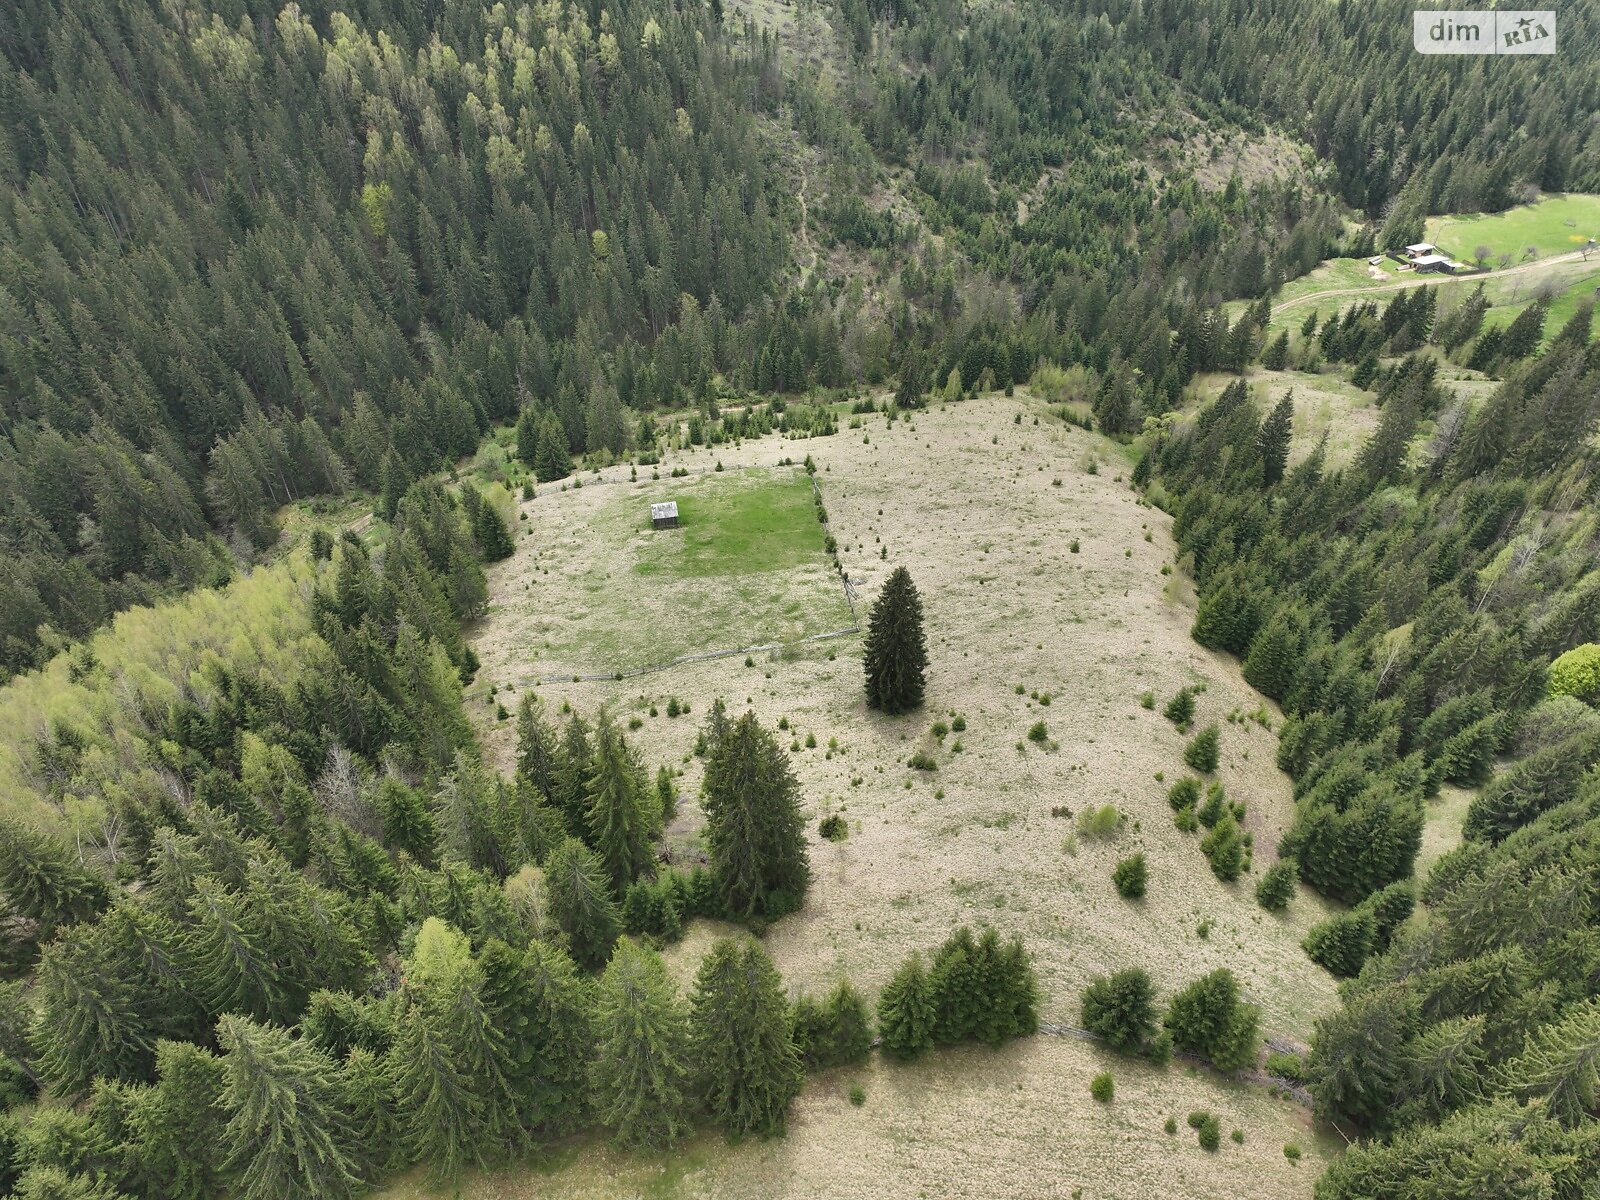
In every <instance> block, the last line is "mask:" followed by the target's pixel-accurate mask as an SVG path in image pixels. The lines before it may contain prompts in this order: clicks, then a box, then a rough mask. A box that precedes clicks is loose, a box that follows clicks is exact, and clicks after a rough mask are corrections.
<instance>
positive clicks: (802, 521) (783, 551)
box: [633, 470, 823, 579]
mask: <svg viewBox="0 0 1600 1200" xmlns="http://www.w3.org/2000/svg"><path fill="white" fill-rule="evenodd" d="M672 482H673V484H675V485H676V486H673V487H669V488H665V489H663V490H661V491H659V492H657V491H656V490H654V489H652V490H651V492H650V498H651V499H652V500H655V499H658V498H659V499H662V500H676V501H677V502H678V520H679V528H678V529H676V530H664V531H662V532H661V533H660V534H659V535H657V536H654V537H651V538H649V539H647V540H646V542H645V544H644V545H643V547H641V549H640V553H639V558H638V561H637V562H636V563H635V564H634V568H633V569H634V570H635V571H636V572H637V573H638V574H640V575H663V576H672V577H675V578H679V579H702V578H707V577H711V576H721V575H749V574H758V573H760V572H763V571H786V570H789V569H790V568H792V567H798V566H802V565H804V564H805V563H808V562H815V561H816V559H817V556H818V555H819V554H820V553H821V551H822V548H823V545H822V543H823V534H822V526H821V525H820V524H819V523H818V521H817V514H816V509H815V507H814V506H813V502H812V490H811V481H810V479H809V478H808V477H807V476H806V475H804V474H803V473H801V472H798V471H796V472H793V473H792V475H790V477H788V478H785V477H784V476H783V475H781V474H773V473H770V472H767V471H764V470H757V471H734V472H724V473H721V474H715V475H703V476H701V477H700V478H698V479H695V480H693V481H690V480H673V481H672ZM641 514H642V515H641V516H640V521H641V524H640V528H641V530H642V529H645V528H646V527H648V525H649V523H650V522H649V513H648V510H644V509H642V508H641Z"/></svg>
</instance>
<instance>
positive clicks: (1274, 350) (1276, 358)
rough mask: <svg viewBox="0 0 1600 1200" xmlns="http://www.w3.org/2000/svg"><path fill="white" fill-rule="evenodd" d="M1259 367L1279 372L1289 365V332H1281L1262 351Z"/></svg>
mask: <svg viewBox="0 0 1600 1200" xmlns="http://www.w3.org/2000/svg"><path fill="white" fill-rule="evenodd" d="M1261 365H1262V366H1264V367H1265V368H1266V369H1267V370H1269V371H1281V370H1283V369H1284V367H1286V366H1288V365H1289V331H1288V330H1287V329H1285V330H1283V331H1282V332H1281V333H1279V334H1278V336H1277V337H1275V338H1273V339H1272V341H1271V342H1269V343H1268V344H1267V348H1266V349H1265V350H1264V351H1262V354H1261Z"/></svg>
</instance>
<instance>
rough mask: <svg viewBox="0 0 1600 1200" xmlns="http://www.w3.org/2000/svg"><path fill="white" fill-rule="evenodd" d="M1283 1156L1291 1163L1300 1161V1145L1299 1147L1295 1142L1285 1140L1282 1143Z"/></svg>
mask: <svg viewBox="0 0 1600 1200" xmlns="http://www.w3.org/2000/svg"><path fill="white" fill-rule="evenodd" d="M1283 1156H1284V1157H1285V1158H1287V1159H1288V1160H1289V1161H1290V1162H1292V1163H1297V1162H1299V1161H1300V1147H1299V1145H1298V1144H1297V1143H1295V1142H1285V1143H1284V1144H1283Z"/></svg>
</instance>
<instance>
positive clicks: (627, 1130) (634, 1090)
mask: <svg viewBox="0 0 1600 1200" xmlns="http://www.w3.org/2000/svg"><path fill="white" fill-rule="evenodd" d="M689 1038H690V1034H689V1018H688V1014H687V1013H686V1012H685V1011H684V1007H683V1002H682V1001H681V1000H680V999H679V998H678V994H677V989H676V988H674V987H673V984H672V980H671V978H670V977H669V976H668V975H667V969H666V966H665V965H664V964H663V963H662V961H661V956H660V955H659V954H657V953H656V952H655V951H653V950H650V949H648V948H647V947H644V946H641V945H640V944H639V943H637V942H635V941H634V940H633V939H632V938H622V939H621V940H620V941H618V942H617V949H616V952H615V953H614V954H613V955H612V956H611V962H610V963H609V964H608V965H607V966H606V970H605V974H604V975H603V976H601V979H600V991H599V999H598V1003H597V1007H596V1012H595V1041H596V1046H595V1059H594V1065H593V1069H592V1074H591V1084H592V1087H593V1095H594V1102H595V1110H596V1114H597V1116H598V1117H599V1118H600V1121H601V1123H602V1124H604V1125H605V1126H606V1127H607V1128H609V1129H610V1130H611V1131H612V1134H613V1136H614V1138H615V1140H616V1141H617V1142H618V1144H620V1145H623V1146H633V1147H646V1148H650V1149H655V1150H662V1149H666V1148H667V1147H669V1146H671V1145H672V1144H673V1143H674V1142H676V1141H677V1140H678V1139H679V1138H681V1137H682V1136H683V1135H684V1134H685V1133H686V1132H688V1129H689V1100H688V1085H689V1070H688V1055H689Z"/></svg>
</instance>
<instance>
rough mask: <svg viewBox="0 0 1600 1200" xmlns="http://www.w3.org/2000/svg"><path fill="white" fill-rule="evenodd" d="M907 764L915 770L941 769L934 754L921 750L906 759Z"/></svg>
mask: <svg viewBox="0 0 1600 1200" xmlns="http://www.w3.org/2000/svg"><path fill="white" fill-rule="evenodd" d="M906 766H908V767H910V768H911V769H912V770H914V771H937V770H938V769H939V764H938V763H937V762H935V761H934V760H933V758H932V756H931V755H928V754H924V753H923V752H922V751H921V750H918V751H917V752H916V753H915V754H913V755H912V756H911V757H910V758H908V759H906Z"/></svg>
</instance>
